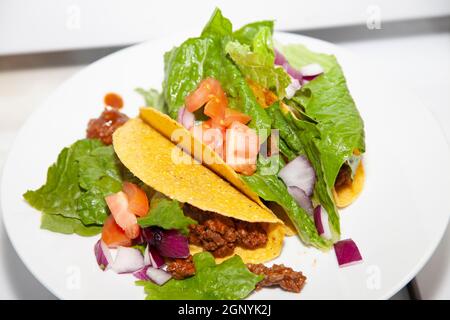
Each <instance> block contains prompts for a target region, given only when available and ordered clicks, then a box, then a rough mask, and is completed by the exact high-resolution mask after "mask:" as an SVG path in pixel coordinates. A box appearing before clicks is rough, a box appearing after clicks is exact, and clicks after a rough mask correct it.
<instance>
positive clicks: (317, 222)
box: [314, 206, 323, 235]
mask: <svg viewBox="0 0 450 320" xmlns="http://www.w3.org/2000/svg"><path fill="white" fill-rule="evenodd" d="M321 213H322V206H317V207H316V208H315V209H314V224H315V225H316V229H317V233H319V235H322V234H323V224H322V214H321Z"/></svg>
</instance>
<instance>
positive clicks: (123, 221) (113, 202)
mask: <svg viewBox="0 0 450 320" xmlns="http://www.w3.org/2000/svg"><path fill="white" fill-rule="evenodd" d="M105 200H106V203H107V205H108V207H109V210H110V211H111V214H112V216H113V217H114V220H115V221H116V223H117V224H118V225H119V227H121V228H122V229H123V230H124V231H125V234H126V236H127V237H128V238H130V239H136V238H137V237H139V233H140V228H139V225H138V224H137V219H136V216H135V215H134V214H133V213H132V212H130V211H129V210H128V198H127V195H126V194H125V193H124V192H122V191H119V192H117V193H114V194H111V195H109V196H107V197H105Z"/></svg>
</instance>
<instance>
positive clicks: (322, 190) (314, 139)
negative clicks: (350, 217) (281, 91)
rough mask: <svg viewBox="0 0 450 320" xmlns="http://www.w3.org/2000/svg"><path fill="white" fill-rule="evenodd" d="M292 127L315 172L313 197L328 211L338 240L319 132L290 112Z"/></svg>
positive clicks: (338, 230) (334, 208)
mask: <svg viewBox="0 0 450 320" xmlns="http://www.w3.org/2000/svg"><path fill="white" fill-rule="evenodd" d="M285 117H286V119H287V121H288V123H289V124H290V125H291V126H292V127H294V128H295V127H297V133H296V134H297V136H298V137H299V138H300V139H301V140H302V146H303V154H304V155H305V156H306V157H307V158H308V159H309V161H310V162H311V165H312V166H313V167H314V171H315V173H316V184H315V186H314V198H315V199H316V200H318V201H319V202H320V204H321V205H322V206H323V207H324V208H325V210H326V211H327V213H328V220H329V225H330V227H331V233H332V236H333V242H335V241H338V240H339V238H340V235H341V228H340V223H339V214H338V211H337V208H336V205H335V204H334V201H333V195H332V194H331V188H332V186H333V185H331V186H330V185H329V184H328V183H327V181H326V179H325V173H324V172H325V170H324V166H323V160H322V159H323V157H322V153H321V150H320V149H319V148H318V147H317V145H318V144H320V141H321V139H322V136H321V133H320V131H319V130H318V128H317V126H316V125H315V124H313V123H310V122H307V121H303V120H299V119H295V118H294V117H293V116H292V114H291V113H287V114H286V115H285Z"/></svg>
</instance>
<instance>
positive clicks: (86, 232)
mask: <svg viewBox="0 0 450 320" xmlns="http://www.w3.org/2000/svg"><path fill="white" fill-rule="evenodd" d="M41 229H45V230H49V231H52V232H58V233H64V234H72V233H76V234H78V235H80V236H83V237H91V236H95V235H97V234H99V233H100V232H102V226H100V225H84V224H83V223H82V222H81V221H80V220H79V219H73V218H66V217H63V216H60V215H55V214H46V213H44V214H42V217H41Z"/></svg>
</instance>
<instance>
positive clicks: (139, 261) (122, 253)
mask: <svg viewBox="0 0 450 320" xmlns="http://www.w3.org/2000/svg"><path fill="white" fill-rule="evenodd" d="M143 267H144V257H143V256H142V254H141V252H140V251H139V250H138V249H135V248H127V247H119V248H118V249H117V254H116V259H115V260H114V263H113V264H112V265H111V268H112V269H113V270H114V271H115V272H116V273H132V272H135V271H137V270H139V269H142V268H143Z"/></svg>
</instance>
